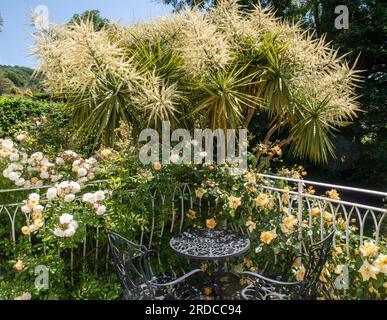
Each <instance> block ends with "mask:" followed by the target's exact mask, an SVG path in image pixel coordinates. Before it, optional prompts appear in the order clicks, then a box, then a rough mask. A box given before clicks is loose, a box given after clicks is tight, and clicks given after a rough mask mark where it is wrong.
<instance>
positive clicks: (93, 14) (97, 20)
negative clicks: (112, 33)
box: [68, 10, 110, 31]
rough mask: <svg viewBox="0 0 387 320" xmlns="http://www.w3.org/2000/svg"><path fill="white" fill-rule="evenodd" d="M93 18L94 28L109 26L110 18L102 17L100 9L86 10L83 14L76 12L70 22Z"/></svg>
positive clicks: (99, 28)
mask: <svg viewBox="0 0 387 320" xmlns="http://www.w3.org/2000/svg"><path fill="white" fill-rule="evenodd" d="M87 20H91V21H92V22H93V25H94V30H97V31H99V30H101V29H102V28H104V27H107V26H109V24H110V21H109V19H105V18H102V17H101V15H100V12H99V10H86V11H85V12H83V13H82V14H74V15H73V17H72V18H71V20H70V22H69V23H68V24H70V25H71V24H75V23H80V22H81V21H87Z"/></svg>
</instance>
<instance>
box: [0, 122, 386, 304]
mask: <svg viewBox="0 0 387 320" xmlns="http://www.w3.org/2000/svg"><path fill="white" fill-rule="evenodd" d="M118 134H119V135H120V137H121V140H120V141H119V142H118V143H117V145H116V147H115V148H114V149H106V148H102V149H100V150H99V151H98V152H96V154H95V155H94V156H90V157H81V156H80V155H78V154H77V153H75V152H74V151H71V150H68V151H65V152H62V153H60V154H59V155H45V154H43V153H41V152H33V151H31V150H28V148H27V147H25V146H24V143H25V142H24V141H25V139H17V140H19V141H18V142H17V143H16V142H15V141H14V140H11V139H2V140H1V141H0V143H1V154H0V163H1V164H0V165H1V169H2V178H1V179H2V180H3V182H4V181H5V182H6V183H9V184H10V185H14V186H15V187H21V188H28V190H27V189H26V190H27V191H26V195H25V197H24V198H23V199H21V200H20V201H21V206H20V214H18V215H17V218H16V220H15V225H17V226H18V228H17V229H16V230H15V239H14V240H15V241H13V239H12V237H11V238H10V237H9V224H8V223H2V224H1V226H0V239H1V241H0V256H1V262H0V264H1V266H0V267H1V275H0V298H2V299H30V298H31V299H56V298H58V299H84V298H87V299H93V298H98V299H115V298H119V296H120V287H119V285H118V283H117V281H116V279H115V276H114V272H113V270H112V268H111V267H110V266H109V265H108V256H107V251H106V247H107V242H106V232H107V231H109V230H114V231H115V232H118V233H120V234H123V235H124V236H126V237H128V238H129V239H132V240H133V241H135V242H139V241H140V238H142V237H143V241H144V243H149V242H151V243H150V244H151V245H152V247H153V248H154V249H155V250H156V251H157V252H158V254H159V255H160V259H161V261H162V262H165V261H168V266H171V267H172V268H176V270H177V266H179V267H183V268H187V270H188V269H189V268H192V265H187V262H186V261H185V260H184V259H180V258H179V257H177V256H176V255H174V254H173V253H172V252H171V250H170V249H169V247H168V243H167V242H168V241H162V239H164V240H165V239H167V240H168V239H169V236H170V235H171V234H173V233H176V232H177V229H176V228H175V229H174V230H173V232H172V233H171V232H170V231H169V230H166V231H165V234H164V236H163V238H161V237H160V234H159V231H157V230H160V227H161V225H163V223H168V222H170V221H171V219H172V216H174V217H175V219H177V220H176V221H178V222H179V223H181V222H182V223H183V224H182V225H183V229H189V228H209V229H213V228H220V227H225V226H227V227H231V228H237V229H239V230H245V232H247V233H248V235H249V237H250V239H251V241H252V249H251V250H250V251H249V252H248V253H247V254H246V255H245V256H244V257H243V259H240V260H234V261H233V262H232V265H231V267H232V268H233V269H234V270H235V271H242V270H251V271H254V272H264V274H266V275H276V274H280V273H283V272H284V271H289V272H290V277H291V279H294V280H301V279H302V278H303V277H304V275H305V265H304V264H303V262H302V261H301V262H298V263H296V264H294V265H293V266H291V268H290V269H287V267H288V266H289V263H290V261H291V258H292V256H294V255H295V254H297V253H298V252H299V249H300V241H299V237H300V235H302V237H303V238H304V239H308V237H316V238H319V237H321V234H320V232H321V225H322V224H323V226H324V229H325V230H326V231H328V230H330V229H332V228H333V227H335V228H336V229H337V233H336V240H335V241H336V243H335V247H334V249H333V251H332V255H331V257H330V258H329V260H328V262H327V264H326V265H325V267H324V269H323V272H322V274H321V276H320V281H321V288H320V291H319V297H320V298H334V299H343V298H347V299H359V298H363V299H364V298H367V299H384V298H385V293H386V271H387V267H386V263H387V258H386V249H385V248H386V246H385V244H386V243H385V238H384V237H383V235H381V239H380V241H379V245H376V243H375V242H374V241H373V239H372V237H371V236H372V232H370V233H368V234H366V236H365V237H364V241H363V243H360V239H359V235H358V233H357V231H358V223H357V221H356V219H351V221H348V227H347V222H346V221H345V218H344V217H342V216H340V214H337V215H336V216H335V215H334V212H333V210H328V209H326V208H325V209H324V208H321V207H320V206H319V205H318V204H317V203H315V204H313V205H312V207H311V208H310V210H309V209H308V208H307V206H304V209H303V212H302V217H301V218H302V219H301V220H300V219H299V217H298V216H297V211H296V210H294V208H292V203H294V202H292V201H293V199H292V197H293V195H292V194H291V193H290V191H291V190H292V189H293V188H294V187H293V186H292V185H288V184H287V183H285V182H284V181H282V180H278V181H271V180H268V179H263V178H262V177H261V176H260V175H258V174H257V172H256V170H255V169H254V168H253V167H249V168H248V169H247V170H245V172H244V173H243V174H239V175H235V174H231V173H230V170H229V169H230V166H229V165H228V164H227V163H226V164H221V165H210V166H204V165H203V166H202V165H177V164H171V165H162V164H160V163H155V164H153V165H142V164H141V163H139V162H138V160H137V159H138V155H137V150H138V149H137V148H136V145H135V144H134V143H133V141H131V138H130V130H129V129H128V128H125V127H123V128H121V129H120V132H118ZM19 138H20V137H19ZM279 174H280V175H282V176H285V177H293V178H300V177H302V176H305V175H306V172H305V169H304V168H302V167H293V168H291V169H285V168H283V169H281V170H280V172H279ZM101 177H103V178H105V179H106V180H105V181H104V182H97V183H96V182H94V183H93V181H95V179H98V178H101ZM43 185H50V187H49V188H39V187H40V186H43ZM179 185H186V186H188V187H189V188H190V189H189V190H190V195H191V196H192V199H193V202H192V205H191V204H189V205H188V206H186V207H185V212H184V213H183V214H184V216H183V217H181V215H180V214H179V210H180V209H181V208H180V207H179V206H178V203H177V202H176V200H179V201H180V198H179V199H178V198H173V196H172V194H173V190H174V188H175V187H176V186H179ZM262 186H268V187H273V188H278V189H282V190H284V191H285V192H283V193H281V194H275V193H270V192H268V191H264V189H262V188H261V187H262ZM30 188H32V190H31V189H30ZM128 190H132V191H128ZM187 190H188V189H187ZM287 191H289V192H287ZM154 192H156V193H157V192H159V193H160V192H163V194H164V196H165V199H164V200H165V201H164V205H159V203H157V205H156V206H155V207H154V208H152V205H151V199H152V198H151V196H152V194H154ZM307 192H309V193H311V194H313V193H316V190H314V189H313V188H308V189H307ZM325 196H326V197H327V199H329V198H332V199H339V198H340V195H339V194H338V192H337V191H336V190H329V191H328V192H327V193H326V195H325ZM183 199H184V200H183V201H185V202H187V203H189V197H188V194H185V195H183ZM0 219H2V221H3V220H4V221H7V216H6V215H2V216H0ZM181 219H184V220H183V221H182V220H181ZM152 226H153V227H154V230H155V232H154V233H155V234H154V235H153V238H152V239H151V229H152ZM166 229H168V228H166ZM346 230H348V231H347V232H349V247H347V243H346ZM151 240H152V241H151ZM348 252H349V255H348ZM273 262H274V263H273ZM39 265H44V266H46V267H47V268H48V270H49V287H48V288H37V287H36V286H35V285H34V279H35V277H36V275H35V268H36V266H39ZM201 267H202V268H205V265H202V266H201ZM156 268H157V266H156ZM346 269H348V272H349V287H348V289H346V290H339V289H338V288H335V286H334V284H335V282H337V281H338V278H339V279H340V277H342V276H343V274H344V273H345V272H346V271H345V270H346Z"/></svg>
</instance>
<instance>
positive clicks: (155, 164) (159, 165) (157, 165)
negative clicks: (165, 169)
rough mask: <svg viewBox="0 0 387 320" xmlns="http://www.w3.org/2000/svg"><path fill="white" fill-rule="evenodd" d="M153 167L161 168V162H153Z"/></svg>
mask: <svg viewBox="0 0 387 320" xmlns="http://www.w3.org/2000/svg"><path fill="white" fill-rule="evenodd" d="M153 169H155V170H157V171H158V170H160V169H161V163H160V162H155V163H153Z"/></svg>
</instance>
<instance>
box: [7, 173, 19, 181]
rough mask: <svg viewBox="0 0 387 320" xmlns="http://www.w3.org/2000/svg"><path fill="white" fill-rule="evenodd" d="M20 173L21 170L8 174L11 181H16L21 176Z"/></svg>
mask: <svg viewBox="0 0 387 320" xmlns="http://www.w3.org/2000/svg"><path fill="white" fill-rule="evenodd" d="M20 175H21V174H20V173H19V172H10V173H9V175H8V179H9V180H11V181H16V180H18V179H19V178H20Z"/></svg>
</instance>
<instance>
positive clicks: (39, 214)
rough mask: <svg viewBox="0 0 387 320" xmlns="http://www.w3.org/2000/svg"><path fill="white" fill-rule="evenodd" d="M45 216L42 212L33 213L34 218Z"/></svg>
mask: <svg viewBox="0 0 387 320" xmlns="http://www.w3.org/2000/svg"><path fill="white" fill-rule="evenodd" d="M42 218H43V215H42V213H41V212H35V213H34V214H33V215H32V219H34V220H35V219H42Z"/></svg>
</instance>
